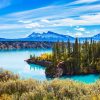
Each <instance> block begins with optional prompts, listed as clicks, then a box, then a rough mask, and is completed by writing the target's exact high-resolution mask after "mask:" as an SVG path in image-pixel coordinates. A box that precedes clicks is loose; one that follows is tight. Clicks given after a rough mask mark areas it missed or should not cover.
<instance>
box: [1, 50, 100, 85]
mask: <svg viewBox="0 0 100 100" xmlns="http://www.w3.org/2000/svg"><path fill="white" fill-rule="evenodd" d="M46 52H51V49H27V50H8V51H7V50H6V51H0V67H2V68H3V69H7V70H10V71H12V72H14V73H16V74H19V75H20V76H21V78H24V79H27V78H33V79H36V80H41V81H43V80H47V79H46V76H45V69H44V67H42V66H39V65H34V64H31V65H29V64H27V63H26V62H25V61H24V60H26V59H28V58H29V56H30V54H35V55H36V56H38V55H40V54H42V53H46ZM68 78H70V79H72V80H76V81H80V82H85V83H93V82H95V81H96V80H98V79H99V78H100V77H99V75H93V74H91V75H85V76H83V75H79V76H72V77H67V76H65V77H62V78H60V79H64V80H66V79H68Z"/></svg>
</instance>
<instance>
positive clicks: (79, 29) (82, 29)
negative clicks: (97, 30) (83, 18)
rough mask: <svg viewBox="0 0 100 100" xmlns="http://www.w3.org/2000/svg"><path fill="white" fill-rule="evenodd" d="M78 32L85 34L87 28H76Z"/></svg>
mask: <svg viewBox="0 0 100 100" xmlns="http://www.w3.org/2000/svg"><path fill="white" fill-rule="evenodd" d="M75 30H76V31H82V32H84V31H85V28H75Z"/></svg>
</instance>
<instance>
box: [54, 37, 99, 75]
mask: <svg viewBox="0 0 100 100" xmlns="http://www.w3.org/2000/svg"><path fill="white" fill-rule="evenodd" d="M52 62H53V65H54V66H56V65H57V64H58V63H59V62H65V67H66V70H68V71H69V73H72V74H73V73H74V72H75V73H88V72H91V73H94V71H95V72H100V42H95V41H93V40H92V39H91V41H87V40H85V41H84V42H83V43H80V41H79V40H78V39H77V38H76V40H75V43H71V42H70V41H69V40H68V42H67V43H64V42H57V43H55V44H54V46H53V50H52Z"/></svg>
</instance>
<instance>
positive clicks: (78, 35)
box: [75, 32, 83, 37]
mask: <svg viewBox="0 0 100 100" xmlns="http://www.w3.org/2000/svg"><path fill="white" fill-rule="evenodd" d="M75 36H76V37H82V36H83V33H81V32H77V33H75Z"/></svg>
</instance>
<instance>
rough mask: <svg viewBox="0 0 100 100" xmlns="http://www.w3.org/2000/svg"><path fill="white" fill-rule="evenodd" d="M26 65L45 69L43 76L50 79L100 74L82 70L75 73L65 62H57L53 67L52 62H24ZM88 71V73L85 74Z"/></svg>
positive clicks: (91, 70)
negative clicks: (34, 65)
mask: <svg viewBox="0 0 100 100" xmlns="http://www.w3.org/2000/svg"><path fill="white" fill-rule="evenodd" d="M26 62H27V63H28V64H36V65H40V66H43V67H45V68H46V69H45V74H46V76H47V77H50V78H57V77H62V76H64V75H67V76H73V75H87V74H100V72H98V71H97V70H95V69H92V68H91V69H83V71H81V72H80V71H76V70H75V69H73V70H71V69H69V68H68V67H67V66H66V62H59V63H58V64H57V66H53V64H52V62H50V61H46V60H33V59H28V60H26ZM85 70H88V73H86V72H85Z"/></svg>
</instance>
